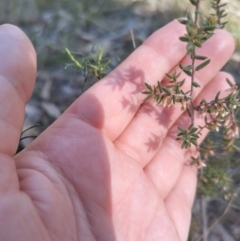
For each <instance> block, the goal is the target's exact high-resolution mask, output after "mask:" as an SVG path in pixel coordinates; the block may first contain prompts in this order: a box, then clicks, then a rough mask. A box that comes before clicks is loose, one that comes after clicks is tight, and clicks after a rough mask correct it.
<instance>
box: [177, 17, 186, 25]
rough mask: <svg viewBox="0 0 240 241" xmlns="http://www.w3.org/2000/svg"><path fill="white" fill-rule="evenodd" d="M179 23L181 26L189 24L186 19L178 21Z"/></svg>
mask: <svg viewBox="0 0 240 241" xmlns="http://www.w3.org/2000/svg"><path fill="white" fill-rule="evenodd" d="M178 22H179V23H181V24H184V25H186V24H187V23H188V20H186V19H180V18H179V19H178Z"/></svg>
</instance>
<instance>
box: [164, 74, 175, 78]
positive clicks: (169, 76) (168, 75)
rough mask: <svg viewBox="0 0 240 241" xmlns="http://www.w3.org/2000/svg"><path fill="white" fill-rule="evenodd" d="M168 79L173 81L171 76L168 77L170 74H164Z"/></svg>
mask: <svg viewBox="0 0 240 241" xmlns="http://www.w3.org/2000/svg"><path fill="white" fill-rule="evenodd" d="M165 75H166V76H167V77H168V78H169V79H173V76H172V75H170V74H168V73H167V74H165Z"/></svg>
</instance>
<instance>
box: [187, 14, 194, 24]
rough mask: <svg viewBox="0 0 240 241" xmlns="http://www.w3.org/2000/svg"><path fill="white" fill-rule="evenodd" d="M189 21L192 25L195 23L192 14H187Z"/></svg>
mask: <svg viewBox="0 0 240 241" xmlns="http://www.w3.org/2000/svg"><path fill="white" fill-rule="evenodd" d="M187 19H188V21H189V22H190V23H193V18H192V14H191V13H190V12H187Z"/></svg>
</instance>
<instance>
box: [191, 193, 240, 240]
mask: <svg viewBox="0 0 240 241" xmlns="http://www.w3.org/2000/svg"><path fill="white" fill-rule="evenodd" d="M236 193H237V192H234V194H233V195H232V197H231V199H230V200H229V202H228V204H227V207H226V208H225V210H224V211H223V213H222V214H221V215H220V217H218V219H216V220H215V221H214V222H213V223H212V224H211V225H210V227H209V228H208V229H207V233H209V231H210V230H211V229H212V228H213V227H214V226H215V225H216V224H217V223H218V222H219V221H220V220H221V219H222V218H223V216H224V215H225V214H226V213H227V212H228V210H229V208H230V207H231V205H232V202H233V200H234V197H235V196H236ZM202 238H203V240H204V241H205V239H204V233H203V234H202V235H201V236H200V237H199V238H198V239H197V240H195V241H200V240H201V239H202Z"/></svg>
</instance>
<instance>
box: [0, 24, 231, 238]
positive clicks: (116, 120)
mask: <svg viewBox="0 0 240 241" xmlns="http://www.w3.org/2000/svg"><path fill="white" fill-rule="evenodd" d="M184 31H185V29H184V26H182V25H180V24H179V23H178V22H177V21H174V22H171V23H170V24H168V25H166V26H165V27H163V28H162V29H160V30H158V31H157V32H155V33H154V34H153V35H152V36H150V37H149V38H148V39H147V40H146V41H145V42H144V44H143V45H142V46H140V47H139V48H138V49H137V50H136V51H134V53H133V54H132V55H130V56H129V57H128V58H127V59H126V60H125V61H124V62H123V63H122V64H121V65H120V66H119V67H118V68H116V69H115V70H114V71H113V72H112V73H110V74H109V75H108V76H106V77H105V78H104V79H103V80H101V81H99V82H98V83H97V84H95V85H94V86H92V87H91V88H90V89H89V90H88V91H86V92H85V93H84V94H82V95H81V96H80V97H79V98H78V99H77V100H76V101H75V102H74V103H73V104H72V105H71V106H70V107H69V108H68V109H67V110H66V111H65V112H64V113H63V114H62V116H61V117H60V118H59V119H58V120H57V121H56V122H55V123H53V124H52V125H51V126H50V127H49V128H48V129H47V130H46V131H44V132H43V133H42V134H41V135H40V136H39V137H38V138H37V139H36V140H34V141H33V142H32V143H31V144H30V145H29V146H28V147H27V148H25V149H24V150H23V151H22V152H20V153H19V154H17V155H16V156H14V153H15V151H16V149H17V146H18V141H19V137H20V135H21V131H22V126H23V121H24V108H25V104H26V103H27V101H28V99H29V98H30V95H31V93H32V90H33V86H34V79H35V71H36V60H35V52H34V49H33V47H32V45H31V43H30V42H29V40H28V39H27V37H26V36H25V35H24V34H23V33H22V32H21V31H20V30H19V29H18V28H16V27H14V26H11V25H2V26H0V43H1V45H0V53H1V54H0V62H1V64H0V81H1V82H0V84H1V88H0V103H1V113H0V120H1V121H0V123H1V125H0V138H1V141H0V163H1V174H0V190H1V195H0V218H1V226H0V240H3V241H4V240H7V241H11V240H13V241H16V240H18V241H32V240H35V241H38V240H39V241H48V240H52V241H55V240H56V241H60V240H63V241H70V240H84V241H92V240H98V241H99V240H102V241H120V240H124V241H135V240H144V241H148V240H149V241H153V240H164V241H165V240H167V241H177V240H179V241H180V240H181V241H184V240H186V239H187V236H188V231H189V224H190V217H191V207H192V203H193V199H194V195H195V189H196V167H194V166H191V165H188V162H187V160H188V157H187V156H188V153H186V151H185V150H182V149H181V148H180V146H181V145H180V143H179V142H177V141H176V140H175V137H176V130H177V126H184V125H186V126H188V124H189V122H188V118H186V116H187V115H186V114H183V113H182V112H181V110H180V108H179V106H177V105H176V106H175V105H174V106H171V107H169V108H163V107H161V106H155V105H154V103H152V102H151V101H147V102H143V100H144V98H145V96H144V95H143V94H142V93H141V92H142V91H143V89H144V82H147V83H149V84H154V83H156V82H157V81H158V80H163V79H164V76H165V73H167V72H170V71H171V70H172V69H174V68H178V67H176V66H177V64H178V63H179V61H182V62H187V61H188V59H189V57H186V56H185V55H186V51H185V44H184V43H183V42H181V41H179V39H178V38H179V37H180V36H181V35H182V34H183V33H184ZM233 48H234V43H233V40H232V38H231V37H230V35H229V34H228V33H226V32H225V31H222V30H219V31H217V34H216V35H215V36H214V37H212V38H211V39H210V40H208V41H207V42H206V43H205V44H204V47H203V48H201V49H200V50H199V52H200V53H201V55H204V56H205V55H207V56H209V57H210V59H211V63H210V64H209V66H207V67H206V68H204V70H203V71H199V73H198V75H197V78H198V83H200V84H201V86H202V87H203V88H197V89H196V92H195V96H196V101H199V100H201V99H202V98H203V96H204V98H206V99H208V98H213V97H214V96H215V94H216V93H217V92H218V91H219V90H224V89H225V88H227V84H226V83H225V81H224V79H225V77H226V76H227V77H228V78H230V79H231V77H230V76H228V74H226V73H222V72H221V73H219V70H220V69H221V67H222V66H223V65H224V64H225V63H226V61H227V60H228V59H229V58H230V56H231V54H232V52H233ZM187 82H189V81H187ZM184 88H185V89H188V88H189V84H186V86H185V87H184ZM195 121H196V123H197V124H201V123H203V119H202V118H200V117H196V119H195ZM206 134H207V133H204V135H206ZM204 135H203V136H202V137H201V139H203V138H204Z"/></svg>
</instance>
